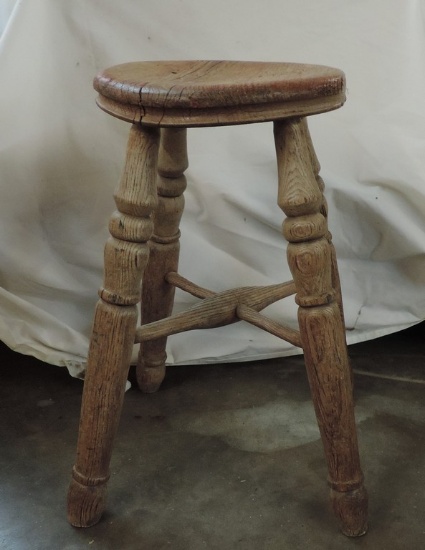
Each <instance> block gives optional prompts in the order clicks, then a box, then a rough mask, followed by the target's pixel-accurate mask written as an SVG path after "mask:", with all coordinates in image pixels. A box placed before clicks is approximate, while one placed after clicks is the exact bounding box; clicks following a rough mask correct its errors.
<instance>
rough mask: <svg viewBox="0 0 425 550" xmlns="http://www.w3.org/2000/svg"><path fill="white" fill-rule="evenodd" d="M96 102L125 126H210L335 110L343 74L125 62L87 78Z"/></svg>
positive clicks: (312, 68)
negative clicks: (92, 83)
mask: <svg viewBox="0 0 425 550" xmlns="http://www.w3.org/2000/svg"><path fill="white" fill-rule="evenodd" d="M94 87H95V89H96V90H97V91H98V92H99V98H98V100H97V103H98V105H99V107H101V108H102V109H104V110H105V111H106V112H108V113H109V114H111V115H113V116H116V117H118V118H121V119H123V120H126V121H128V122H142V123H143V124H149V125H158V124H160V125H161V126H183V127H193V126H215V125H223V124H241V123H249V122H258V121H261V122H264V121H267V120H269V121H270V120H278V119H280V118H284V117H288V116H292V115H296V116H301V115H311V114H315V113H322V112H325V111H330V110H332V109H337V108H338V107H340V106H341V105H342V104H343V103H344V101H345V78H344V73H343V72H342V71H340V70H338V69H333V68H330V67H323V66H320V65H307V64H297V63H264V62H244V61H162V62H161V63H158V62H154V61H151V62H144V63H137V62H134V63H125V64H122V65H117V66H115V67H112V68H111V69H106V70H105V71H103V72H102V73H100V74H99V75H98V76H97V77H96V78H95V80H94Z"/></svg>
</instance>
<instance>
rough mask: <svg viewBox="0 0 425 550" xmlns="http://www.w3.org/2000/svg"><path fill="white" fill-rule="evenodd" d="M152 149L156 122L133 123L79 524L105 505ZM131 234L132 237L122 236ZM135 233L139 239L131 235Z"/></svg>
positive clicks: (92, 380) (91, 393)
mask: <svg viewBox="0 0 425 550" xmlns="http://www.w3.org/2000/svg"><path fill="white" fill-rule="evenodd" d="M157 150H158V131H157V130H156V129H151V128H144V127H142V126H133V127H132V129H131V132H130V138H129V142H128V148H127V162H126V166H125V169H124V173H123V177H122V179H121V183H120V186H119V188H118V191H117V193H116V195H115V201H116V204H117V207H118V209H119V211H120V213H116V214H114V216H113V223H112V224H111V228H112V232H113V236H112V238H111V239H110V240H109V241H108V243H107V244H106V247H105V275H104V285H103V287H102V288H101V289H100V291H99V294H100V297H101V300H100V301H99V302H98V305H97V307H96V313H95V318H94V324H93V332H92V337H91V341H90V350H89V357H88V363H87V370H86V378H85V381H84V392H83V401H82V408H81V419H80V430H79V437H78V444H77V459H76V463H75V466H74V469H73V476H72V480H71V484H70V488H69V492H68V520H69V522H70V523H71V524H72V525H75V526H78V527H88V526H90V525H93V524H95V523H97V521H99V519H100V516H101V514H102V512H103V509H104V507H105V500H106V484H107V481H108V478H109V462H110V459H111V453H112V446H113V442H114V438H115V434H116V431H117V428H118V422H119V418H120V414H121V408H122V402H123V398H124V390H125V383H126V379H127V375H128V369H129V366H130V360H131V354H132V349H133V346H134V336H135V331H136V324H137V307H136V305H137V303H138V302H139V301H140V285H141V278H142V275H143V270H144V268H145V265H146V263H147V259H148V255H149V248H148V244H147V240H148V239H149V237H150V234H151V232H152V227H153V225H152V221H151V214H152V210H153V208H154V206H155V204H156V200H157V199H156V186H155V176H156V165H157ZM121 213H122V214H124V215H123V216H121ZM120 216H121V217H120ZM117 219H119V220H120V222H119V223H118V224H117V221H116V220H117ZM129 222H130V223H129ZM117 226H118V231H117V232H115V228H117ZM137 226H138V227H137ZM114 233H115V234H114ZM128 235H130V236H131V239H132V242H128V241H126V240H125V238H126V236H128ZM135 235H138V236H139V238H140V240H139V242H134V239H135Z"/></svg>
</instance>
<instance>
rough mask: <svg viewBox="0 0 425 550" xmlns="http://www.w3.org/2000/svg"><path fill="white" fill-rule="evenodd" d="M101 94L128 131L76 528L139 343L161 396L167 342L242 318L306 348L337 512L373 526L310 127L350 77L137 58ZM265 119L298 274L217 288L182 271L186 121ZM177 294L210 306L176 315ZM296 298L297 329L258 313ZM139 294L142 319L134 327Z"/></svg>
mask: <svg viewBox="0 0 425 550" xmlns="http://www.w3.org/2000/svg"><path fill="white" fill-rule="evenodd" d="M94 86H95V88H96V90H97V91H98V92H99V96H98V99H97V102H98V105H99V106H100V107H101V108H102V109H104V110H105V111H106V112H108V113H110V114H112V115H113V116H116V117H118V118H121V119H123V120H126V121H129V122H132V123H133V125H132V128H131V131H130V137H129V142H128V147H127V157H126V163H125V168H124V172H123V176H122V179H121V182H120V186H119V188H118V190H117V193H116V194H115V201H116V204H117V208H118V211H117V212H115V213H114V214H113V215H112V217H111V220H110V224H109V230H110V233H111V237H110V239H109V240H108V242H107V243H106V246H105V275H104V283H103V287H102V288H101V289H100V291H99V294H100V298H101V300H100V301H99V303H98V305H97V307H96V312H95V320H94V326H93V334H92V339H91V344H90V352H89V359H88V367H87V375H86V381H85V385H84V394H83V403H82V412H81V421H80V432H79V439H78V447H77V460H76V464H75V466H74V469H73V476H72V481H71V485H70V489H69V496H68V518H69V521H70V522H71V523H72V524H73V525H76V526H89V525H92V524H94V523H96V522H97V521H98V520H99V518H100V516H101V514H102V511H103V509H104V506H105V499H106V484H107V481H108V478H109V461H110V458H111V452H112V446H113V441H114V438H115V434H116V430H117V426H118V421H119V417H120V411H121V407H122V402H123V396H124V386H125V380H126V377H127V372H128V368H129V363H130V357H131V352H132V348H133V345H134V343H135V342H139V343H141V347H140V352H139V362H138V367H137V378H138V383H139V386H140V388H141V389H142V390H143V391H145V392H152V391H155V390H156V389H158V387H159V385H160V384H161V381H162V379H163V377H164V375H165V360H166V352H165V345H166V339H167V337H168V336H169V335H170V334H177V333H179V332H183V331H186V330H193V329H201V328H211V327H216V326H223V325H226V324H229V323H234V322H237V321H239V320H244V321H247V322H249V323H251V324H253V325H255V326H257V327H259V328H261V329H263V330H266V331H268V332H270V333H271V334H274V335H276V336H278V337H279V338H283V339H285V340H287V341H289V342H292V343H293V344H294V345H296V346H301V347H302V348H303V351H304V355H305V362H306V367H307V374H308V379H309V383H310V387H311V394H312V398H313V402H314V408H315V412H316V417H317V421H318V424H319V428H320V433H321V438H322V442H323V446H324V451H325V457H326V461H327V465H328V471H329V485H330V489H331V500H332V504H333V508H334V511H335V514H336V516H337V517H338V518H339V520H340V522H341V526H342V530H343V532H344V533H345V534H347V535H349V536H359V535H362V534H363V533H364V532H365V531H366V528H367V493H366V490H365V488H364V485H363V474H362V471H361V468H360V459H359V454H358V444H357V435H356V427H355V420H354V404H353V392H352V380H351V370H350V365H349V360H348V355H347V347H346V343H345V332H344V322H343V309H342V298H341V288H340V283H339V276H338V267H337V263H336V255H335V249H334V247H333V245H332V238H331V234H330V232H329V230H328V225H327V216H328V211H327V205H326V201H325V198H324V195H323V190H324V184H323V181H322V179H321V177H320V175H319V172H320V164H319V162H318V159H317V157H316V154H315V152H314V148H313V144H312V140H311V136H310V133H309V130H308V126H307V122H306V119H305V116H307V115H311V114H315V113H319V112H324V111H329V110H331V109H336V108H338V107H340V106H341V105H342V104H343V102H344V100H345V79H344V75H343V73H342V72H341V71H339V70H338V69H332V68H329V67H323V66H313V65H303V64H290V63H257V62H256V63H248V62H233V61H232V62H231V61H183V62H176V61H164V62H141V63H129V64H124V65H119V66H115V67H112V68H110V69H107V70H105V71H102V72H101V73H100V74H99V75H98V76H97V77H96V78H95V81H94ZM268 120H273V121H274V130H275V143H276V155H277V165H278V179H279V187H278V204H279V206H280V207H281V209H282V210H283V211H284V213H285V214H286V216H287V218H286V220H285V222H284V224H283V234H284V236H285V237H286V239H287V241H288V242H289V244H288V249H287V258H288V263H289V267H290V269H291V272H292V275H293V279H294V280H293V281H291V282H289V283H279V284H276V285H271V286H268V287H241V288H235V289H231V290H227V291H224V292H220V293H215V292H213V291H211V290H208V289H205V288H202V287H201V286H198V285H196V284H195V283H193V282H191V281H188V280H187V279H185V278H184V277H182V276H181V275H180V274H179V273H178V272H177V268H178V258H179V238H180V230H179V223H180V218H181V216H182V213H183V207H184V199H183V192H184V190H185V188H186V178H185V176H184V171H185V170H186V168H187V167H188V159H187V151H186V148H187V145H186V127H191V126H216V125H226V124H245V123H252V122H265V121H268ZM155 127H158V128H155ZM159 128H160V129H161V135H160V139H159ZM142 281H143V282H142ZM175 288H180V289H182V290H184V291H186V292H189V293H191V294H193V295H194V296H196V297H198V298H200V299H201V300H202V301H201V302H200V303H197V304H196V305H195V306H193V307H192V308H190V309H189V310H188V311H186V312H183V313H179V314H176V315H172V307H173V300H174V291H175ZM294 292H296V301H297V303H298V305H299V311H298V323H299V331H297V330H294V329H292V328H290V327H285V326H282V325H281V324H279V323H277V322H275V321H273V320H271V319H268V318H267V317H265V316H264V315H263V314H261V313H260V311H261V310H262V309H263V308H265V307H267V306H268V305H270V304H272V303H274V302H275V301H277V300H280V299H282V298H285V297H287V296H290V295H291V294H293V293H294ZM140 299H141V302H142V303H141V315H142V319H141V321H142V324H141V326H140V327H139V328H137V327H136V324H137V304H138V302H139V301H140ZM294 498H296V495H294Z"/></svg>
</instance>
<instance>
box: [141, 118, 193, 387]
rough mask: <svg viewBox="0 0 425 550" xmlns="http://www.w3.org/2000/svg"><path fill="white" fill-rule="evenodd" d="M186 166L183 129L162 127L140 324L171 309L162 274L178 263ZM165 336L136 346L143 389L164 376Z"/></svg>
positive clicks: (170, 292)
mask: <svg viewBox="0 0 425 550" xmlns="http://www.w3.org/2000/svg"><path fill="white" fill-rule="evenodd" d="M187 167H188V159H187V144H186V129H185V128H163V129H162V130H161V140H160V147H159V153H158V179H157V193H158V205H157V207H156V209H155V211H154V213H153V221H154V230H153V234H152V237H151V240H150V243H149V247H150V256H149V262H148V265H147V267H146V269H145V272H144V275H143V284H142V305H141V312H142V323H143V324H146V323H152V322H154V321H158V320H159V319H163V318H164V317H168V316H169V315H170V314H171V312H172V309H173V303H174V286H173V285H171V284H170V283H169V282H168V281H167V279H166V275H167V273H169V272H170V271H177V268H178V263H179V251H180V244H179V238H180V230H179V224H180V219H181V216H182V214H183V208H184V197H183V192H184V190H185V189H186V177H185V176H184V174H183V172H184V171H185V170H186V168H187ZM167 336H168V334H166V333H164V334H163V335H162V337H160V338H158V339H156V340H153V341H150V342H143V343H142V344H141V346H140V351H139V360H138V365H137V369H136V373H137V382H138V385H139V387H140V389H141V390H142V391H144V392H145V393H152V392H154V391H156V390H157V389H158V388H159V386H160V385H161V382H162V380H163V379H164V376H165V361H166V358H167V354H166V352H165V346H166V343H167ZM139 341H140V340H139Z"/></svg>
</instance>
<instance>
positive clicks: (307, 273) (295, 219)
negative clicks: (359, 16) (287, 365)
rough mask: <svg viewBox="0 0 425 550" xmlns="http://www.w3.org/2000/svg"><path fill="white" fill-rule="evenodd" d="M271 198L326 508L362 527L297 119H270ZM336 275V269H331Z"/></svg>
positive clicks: (326, 254) (335, 331) (304, 143)
mask: <svg viewBox="0 0 425 550" xmlns="http://www.w3.org/2000/svg"><path fill="white" fill-rule="evenodd" d="M275 142H276V152H277V161H278V173H279V197H278V203H279V206H280V207H281V208H282V210H283V211H284V212H285V214H286V215H287V219H286V220H285V223H284V226H283V232H284V235H285V237H286V239H287V240H288V241H289V245H288V252H287V254H288V263H289V266H290V269H291V272H292V275H293V278H294V282H295V287H296V291H297V296H296V300H297V303H298V305H299V312H298V320H299V326H300V334H301V341H302V347H303V350H304V354H305V363H306V368H307V374H308V379H309V383H310V387H311V393H312V398H313V402H314V408H315V412H316V417H317V421H318V424H319V428H320V433H321V437H322V442H323V446H324V450H325V456H326V460H327V464H328V471H329V485H330V488H331V500H332V504H333V508H334V511H335V513H336V515H337V517H338V518H339V520H340V522H341V525H342V531H343V533H345V534H346V535H348V536H360V535H362V534H364V533H365V532H366V529H367V493H366V490H365V488H364V486H363V474H362V471H361V468H360V459H359V453H358V444H357V434H356V426H355V419H354V403H353V394H352V386H351V373H350V366H349V360H348V354H347V347H346V342H345V328H344V325H343V317H342V315H341V311H342V310H340V307H339V304H338V301H337V293H338V289H336V288H335V286H336V285H335V270H336V261H335V258H334V251H333V247H332V246H331V244H330V240H329V233H328V228H327V220H326V215H325V214H326V212H325V211H324V202H323V194H322V190H321V188H320V185H318V182H317V173H315V167H314V163H313V162H312V159H311V147H310V145H309V139H308V135H307V133H306V124H305V121H304V120H302V119H292V120H287V121H279V122H276V123H275ZM336 273H337V271H336Z"/></svg>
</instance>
